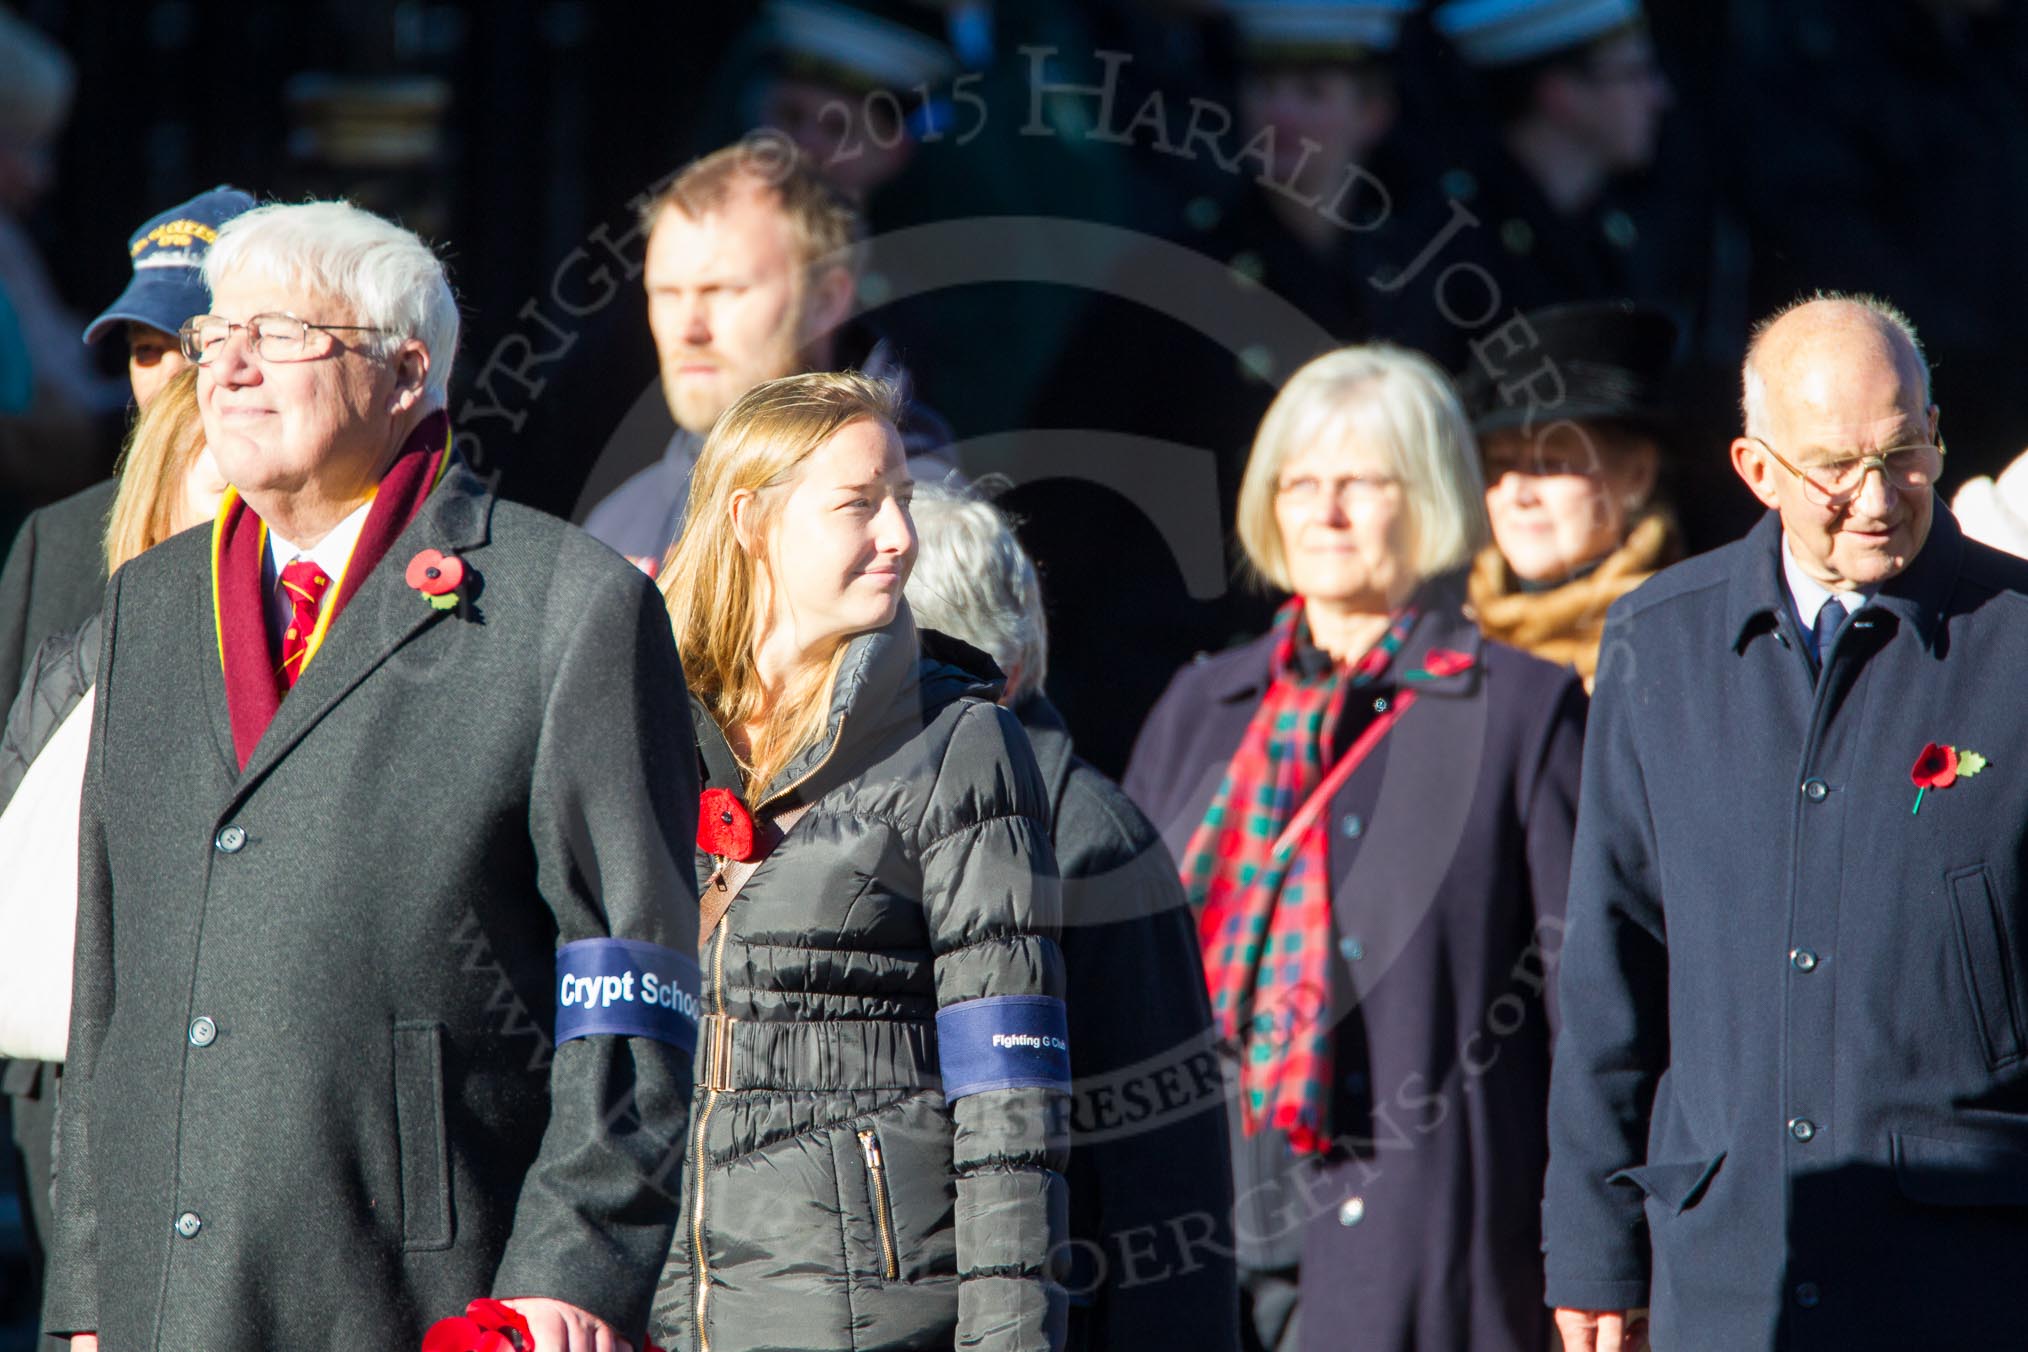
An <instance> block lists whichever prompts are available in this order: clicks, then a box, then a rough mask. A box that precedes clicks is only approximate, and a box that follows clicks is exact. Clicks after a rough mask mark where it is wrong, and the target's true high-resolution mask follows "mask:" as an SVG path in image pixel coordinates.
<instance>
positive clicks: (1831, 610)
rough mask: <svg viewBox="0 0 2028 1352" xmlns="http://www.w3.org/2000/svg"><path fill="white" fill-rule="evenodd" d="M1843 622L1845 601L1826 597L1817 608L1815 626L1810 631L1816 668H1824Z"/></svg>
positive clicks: (1819, 669) (1820, 669)
mask: <svg viewBox="0 0 2028 1352" xmlns="http://www.w3.org/2000/svg"><path fill="white" fill-rule="evenodd" d="M1844 623H1845V603H1844V602H1843V601H1839V600H1837V599H1835V598H1833V599H1828V600H1826V601H1825V602H1824V604H1823V605H1822V606H1821V607H1819V608H1818V610H1817V623H1816V626H1815V627H1814V628H1813V629H1812V630H1811V631H1810V632H1811V638H1812V641H1814V642H1815V643H1816V645H1817V670H1818V671H1820V672H1821V671H1822V670H1823V669H1824V663H1825V662H1826V661H1828V660H1829V659H1830V656H1831V645H1832V644H1833V643H1835V642H1837V640H1838V629H1839V626H1841V625H1843V624H1844Z"/></svg>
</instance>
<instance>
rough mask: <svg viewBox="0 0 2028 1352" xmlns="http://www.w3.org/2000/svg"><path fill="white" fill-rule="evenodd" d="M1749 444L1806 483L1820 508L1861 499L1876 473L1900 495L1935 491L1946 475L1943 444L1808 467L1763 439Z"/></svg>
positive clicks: (1900, 448) (1808, 494) (1805, 492)
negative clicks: (1873, 473) (1868, 478)
mask: <svg viewBox="0 0 2028 1352" xmlns="http://www.w3.org/2000/svg"><path fill="white" fill-rule="evenodd" d="M1746 440H1748V441H1752V442H1758V443H1759V445H1760V448H1761V449H1762V450H1764V451H1766V452H1767V453H1768V454H1769V455H1771V456H1773V457H1774V458H1775V463H1776V464H1778V465H1780V466H1781V467H1782V468H1783V469H1785V470H1787V471H1788V472H1789V473H1791V474H1793V475H1795V476H1796V477H1797V478H1798V479H1800V480H1802V481H1803V495H1804V496H1805V497H1807V498H1808V499H1809V500H1810V501H1812V502H1814V503H1816V504H1817V505H1818V506H1819V507H1843V506H1846V505H1847V504H1849V503H1850V502H1852V500H1853V499H1855V498H1857V497H1858V496H1859V493H1860V490H1861V489H1863V488H1864V487H1865V486H1866V476H1867V475H1868V474H1869V473H1871V472H1872V471H1874V470H1876V469H1877V470H1879V471H1880V475H1881V477H1882V478H1883V479H1885V480H1886V481H1887V482H1888V483H1889V484H1890V485H1891V486H1893V488H1894V489H1895V490H1896V491H1897V492H1902V493H1912V492H1920V491H1922V490H1923V489H1925V488H1931V487H1934V486H1935V484H1936V481H1937V479H1938V477H1939V476H1941V475H1942V473H1943V461H1944V448H1943V443H1942V442H1941V441H1939V442H1938V443H1937V444H1936V445H1934V446H1929V445H1918V446H1896V447H1895V448H1894V449H1892V450H1887V451H1882V452H1880V453H1879V454H1878V455H1855V456H1852V457H1850V458H1848V459H1843V460H1833V461H1829V462H1828V463H1825V464H1821V465H1810V466H1807V467H1804V466H1800V465H1795V464H1792V463H1790V461H1789V460H1788V459H1787V457H1785V456H1784V455H1782V453H1781V452H1780V451H1778V450H1776V449H1775V448H1774V447H1773V446H1770V445H1769V444H1768V443H1767V441H1766V439H1765V438H1763V437H1748V438H1746Z"/></svg>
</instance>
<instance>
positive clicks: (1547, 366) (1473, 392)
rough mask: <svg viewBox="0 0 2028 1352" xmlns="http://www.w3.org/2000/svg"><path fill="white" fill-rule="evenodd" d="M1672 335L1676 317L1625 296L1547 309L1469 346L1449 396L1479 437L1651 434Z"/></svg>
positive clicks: (1670, 361) (1664, 405)
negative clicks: (1598, 425) (1516, 432)
mask: <svg viewBox="0 0 2028 1352" xmlns="http://www.w3.org/2000/svg"><path fill="white" fill-rule="evenodd" d="M1676 337H1677V331H1676V321H1674V320H1673V319H1671V318H1669V316H1668V315H1666V314H1664V313H1663V312H1662V311H1660V310H1657V309H1653V308H1651V307H1649V306H1644V305H1638V304H1636V303H1635V302H1633V301H1630V300H1619V301H1583V302H1579V303H1576V304H1571V305H1552V306H1550V307H1548V308H1546V309H1541V310H1535V311H1532V312H1530V313H1528V314H1524V315H1520V316H1517V317H1516V318H1514V319H1512V320H1509V321H1508V322H1507V323H1506V324H1504V325H1502V326H1501V327H1499V328H1498V329H1495V330H1493V331H1492V332H1491V333H1489V334H1487V335H1485V336H1482V337H1481V338H1480V339H1479V340H1478V341H1476V342H1475V343H1474V344H1473V355H1472V360H1471V364H1470V365H1469V366H1467V367H1466V369H1465V370H1464V372H1463V373H1462V374H1460V375H1459V376H1458V394H1459V397H1460V398H1462V399H1463V401H1464V405H1465V416H1466V417H1468V418H1470V419H1471V422H1472V430H1473V431H1475V432H1477V433H1478V434H1479V435H1481V436H1484V435H1485V434H1486V433H1488V432H1499V431H1504V430H1506V429H1508V428H1513V427H1529V428H1539V427H1545V426H1548V425H1549V424H1551V423H1555V422H1561V421H1565V420H1569V421H1572V422H1605V421H1611V422H1625V423H1633V424H1636V425H1639V426H1643V427H1648V428H1651V429H1656V430H1661V429H1663V428H1665V427H1666V424H1667V423H1668V422H1669V421H1670V419H1671V418H1672V417H1673V416H1674V409H1673V408H1672V407H1671V401H1670V399H1669V397H1668V391H1669V384H1670V379H1671V376H1672V374H1673V371H1674V367H1675V356H1676Z"/></svg>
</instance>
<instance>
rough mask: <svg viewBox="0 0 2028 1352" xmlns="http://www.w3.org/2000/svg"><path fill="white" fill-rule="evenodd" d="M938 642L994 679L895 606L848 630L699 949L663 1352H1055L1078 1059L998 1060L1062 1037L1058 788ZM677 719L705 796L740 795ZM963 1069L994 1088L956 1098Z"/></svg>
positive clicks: (700, 716) (661, 1301)
mask: <svg viewBox="0 0 2028 1352" xmlns="http://www.w3.org/2000/svg"><path fill="white" fill-rule="evenodd" d="M932 653H936V654H954V655H958V656H959V657H960V658H961V660H964V661H965V664H966V666H967V667H972V668H973V669H975V670H976V669H978V667H979V666H980V664H981V663H983V665H984V667H985V669H987V670H990V669H991V664H990V663H989V662H984V659H983V658H981V657H980V655H978V654H976V653H973V652H972V651H971V650H970V649H966V648H964V647H963V645H959V644H952V643H950V641H949V640H942V639H940V638H939V637H938V636H935V635H924V636H921V637H919V636H918V634H917V632H916V630H915V627H914V624H913V622H912V621H911V620H910V618H909V616H908V612H907V611H906V609H903V611H902V612H901V613H900V614H899V615H898V616H897V618H896V620H895V621H894V623H892V624H890V625H889V626H888V627H887V628H885V629H883V630H879V631H877V632H874V633H871V634H865V635H861V636H859V637H858V638H856V639H854V640H852V643H851V647H850V649H849V650H848V652H847V655H846V658H845V662H844V665H843V667H842V668H841V670H840V672H839V676H838V682H837V687H836V690H835V692H834V695H833V699H832V703H831V713H830V723H829V733H828V736H827V737H826V738H825V740H824V741H823V742H822V743H821V744H819V745H818V746H816V747H815V748H813V749H812V750H811V751H809V752H808V753H807V754H805V755H804V756H802V757H801V758H799V759H798V760H797V761H795V762H794V763H793V764H791V765H790V766H789V767H788V768H787V769H786V770H784V771H783V772H782V773H781V775H780V776H778V777H777V778H776V780H775V781H774V783H773V784H772V785H771V786H770V788H769V790H768V793H767V796H766V797H765V798H764V799H763V800H762V801H761V803H760V804H758V805H757V806H758V807H759V808H760V810H761V812H762V813H763V814H764V815H765V814H772V813H775V812H778V811H780V810H781V809H782V808H783V807H784V806H788V805H792V804H795V803H798V802H808V803H810V804H811V805H812V806H811V807H810V809H809V811H808V813H807V814H806V815H805V816H804V817H802V819H801V820H799V821H797V822H796V823H795V824H794V827H793V829H792V830H791V831H790V833H789V835H788V836H787V837H786V838H785V839H784V840H783V841H782V842H781V843H780V844H779V845H777V846H776V847H775V849H774V851H773V852H772V853H771V854H769V855H768V857H767V859H766V860H765V861H764V862H763V863H762V864H761V865H760V867H759V868H757V869H756V870H755V871H754V873H753V875H752V877H751V878H750V880H749V881H748V882H747V884H746V887H745V889H744V890H743V891H742V892H741V893H740V894H739V896H738V897H737V898H736V899H735V900H734V901H733V903H732V907H731V910H730V911H729V912H728V913H727V915H726V917H725V919H724V920H723V921H722V922H721V923H720V924H719V926H718V928H717V931H716V932H715V933H714V934H713V936H712V938H711V940H710V942H709V943H707V945H706V946H705V949H704V952H703V954H702V958H703V965H704V981H703V992H704V994H703V1013H704V1014H705V1016H706V1018H705V1020H704V1023H703V1028H702V1031H701V1033H700V1037H699V1039H698V1042H699V1045H698V1059H697V1074H698V1079H697V1093H698V1100H697V1106H696V1109H695V1113H694V1121H693V1127H692V1132H691V1148H690V1151H689V1155H688V1158H687V1159H686V1160H685V1162H684V1175H683V1182H682V1199H683V1210H682V1215H683V1220H682V1224H681V1225H680V1226H679V1227H678V1234H677V1237H676V1240H675V1243H674V1245H673V1246H672V1249H671V1252H670V1255H669V1262H668V1265H667V1268H666V1270H665V1272H664V1275H663V1281H662V1286H661V1289H660V1291H659V1292H658V1293H657V1297H656V1308H655V1329H656V1333H657V1337H656V1341H657V1342H659V1343H662V1344H663V1345H664V1346H668V1347H671V1348H677V1349H684V1350H685V1352H688V1350H690V1349H696V1352H706V1350H707V1349H708V1350H709V1352H742V1350H743V1349H760V1348H798V1349H811V1350H814V1349H827V1348H840V1349H845V1348H850V1349H855V1350H856V1352H872V1349H879V1348H895V1349H899V1348H933V1347H951V1346H953V1345H955V1346H958V1347H965V1348H974V1347H977V1348H995V1349H1010V1350H1011V1349H1042V1348H1051V1347H1057V1346H1060V1345H1061V1342H1062V1338H1063V1328H1064V1318H1065V1308H1066V1305H1065V1293H1064V1290H1063V1287H1062V1286H1061V1284H1060V1283H1059V1282H1058V1281H1057V1280H1056V1278H1055V1277H1054V1275H1053V1274H1052V1273H1051V1272H1050V1271H1049V1268H1048V1265H1049V1262H1050V1258H1051V1255H1052V1251H1053V1250H1055V1249H1056V1247H1057V1246H1058V1245H1059V1244H1060V1243H1061V1242H1062V1240H1063V1238H1064V1235H1065V1226H1066V1220H1065V1216H1066V1197H1065V1187H1064V1181H1063V1178H1062V1175H1061V1172H1060V1171H1061V1170H1062V1168H1063V1165H1064V1156H1065V1147H1066V1130H1067V1128H1066V1123H1065V1120H1064V1119H1065V1117H1066V1113H1065V1111H1064V1108H1065V1104H1066V1100H1065V1098H1064V1096H1063V1092H1062V1091H1063V1089H1064V1088H1066V1087H1067V1085H1066V1084H1065V1083H1064V1081H1065V1080H1066V1079H1067V1076H1068V1069H1069V1068H1068V1063H1067V1058H1059V1059H1060V1060H1062V1065H1061V1067H1060V1071H1059V1070H1058V1069H1057V1068H1055V1067H1044V1066H1042V1065H1040V1064H1038V1063H1037V1059H1038V1057H1043V1058H1046V1055H1047V1053H1046V1052H1043V1051H1039V1050H1037V1049H1035V1048H1033V1047H1030V1048H1029V1050H1027V1051H1023V1052H1015V1051H1013V1050H1003V1049H1002V1048H1001V1047H998V1046H996V1045H995V1044H996V1043H997V1042H999V1041H1001V1038H1000V1032H1001V1030H1003V1029H1007V1030H1012V1031H1015V1032H1017V1033H1019V1032H1022V1031H1023V1030H1024V1029H1025V1030H1029V1031H1030V1032H1031V1033H1032V1032H1033V1030H1035V1029H1036V1027H1037V1025H1036V1024H1033V1023H1023V1022H1021V1021H1022V1020H1024V1019H1033V1018H1036V1017H1038V1016H1040V1017H1043V1018H1046V1019H1053V1020H1054V1026H1055V1028H1056V1030H1057V1031H1056V1036H1057V1037H1058V1038H1060V1037H1061V1036H1062V1034H1063V1027H1062V1019H1063V1012H1062V1005H1061V1000H1062V996H1063V988H1064V974H1063V961H1062V958H1061V955H1060V954H1059V952H1058V949H1057V944H1056V933H1057V924H1058V910H1059V899H1058V888H1057V882H1056V866H1055V862H1054V859H1053V858H1052V856H1051V853H1050V847H1049V829H1048V816H1049V802H1048V796H1047V791H1046V789H1045V788H1044V786H1043V783H1042V778H1041V775H1040V772H1039V771H1038V770H1037V768H1036V765H1035V758H1034V755H1033V753H1032V752H1031V751H1030V750H1029V746H1028V741H1027V738H1026V737H1025V736H1024V735H1023V734H1022V732H1021V729H1020V726H1019V724H1018V723H1016V721H1015V719H1014V717H1013V715H1011V714H1009V713H1007V712H1006V711H1004V710H1002V709H1000V708H999V707H997V706H996V705H994V704H993V703H992V702H991V697H992V695H993V693H994V690H993V687H992V686H991V685H990V684H987V683H985V682H982V681H981V680H980V679H978V678H977V677H975V676H974V675H972V674H970V672H968V671H967V670H965V669H962V668H960V667H959V666H956V665H953V664H952V663H951V662H949V661H945V660H940V659H939V657H938V656H935V655H932ZM973 659H976V661H975V660H973ZM693 714H694V718H695V722H696V725H697V733H698V740H699V743H700V754H701V758H702V761H703V767H702V768H703V777H704V781H705V784H706V786H707V787H714V786H715V787H728V788H732V789H733V790H734V791H735V792H736V791H737V789H738V780H737V779H736V778H735V767H734V764H733V761H732V756H731V752H730V750H729V749H728V748H727V747H726V744H725V739H724V737H723V736H722V735H721V734H720V732H719V729H718V727H717V725H716V723H715V722H713V720H712V719H711V717H710V716H709V714H708V713H706V712H705V711H704V710H703V708H702V706H695V707H694V709H693ZM697 862H698V878H699V881H700V883H701V884H703V885H707V886H708V885H710V883H709V880H710V875H711V872H712V862H711V860H710V858H709V857H708V856H704V855H701V854H700V856H699V858H698V861H697ZM998 997H1016V999H1015V1000H1013V1001H1011V1002H1003V1001H1001V1000H1000V999H998ZM1022 997H1026V999H1025V1000H1024V999H1022ZM1036 997H1041V998H1040V999H1037V998H1036ZM980 1016H984V1019H983V1022H974V1020H976V1019H979V1018H980ZM940 1033H941V1036H940ZM1024 1046H1028V1044H1026V1043H1025V1042H1024ZM1059 1046H1060V1044H1059ZM961 1062H962V1063H963V1069H962V1072H961V1070H960V1064H961ZM982 1071H983V1073H982ZM1038 1072H1044V1073H1038ZM960 1074H962V1075H963V1077H964V1078H967V1079H970V1080H973V1081H976V1082H979V1083H981V1084H984V1085H987V1086H988V1087H985V1088H982V1089H980V1090H979V1091H978V1092H972V1093H966V1094H961V1095H959V1096H958V1097H957V1098H956V1101H954V1102H953V1101H949V1100H948V1099H947V1098H946V1093H945V1090H946V1088H947V1087H948V1088H951V1089H952V1090H954V1091H955V1090H956V1089H958V1088H959V1085H958V1084H957V1083H956V1078H957V1077H958V1076H960ZM947 1077H949V1078H950V1081H951V1082H950V1083H948V1084H947ZM996 1080H998V1081H999V1082H1001V1083H1005V1082H1006V1081H1009V1080H1012V1081H1016V1082H1017V1083H1014V1084H1012V1085H1010V1086H1009V1087H991V1086H992V1085H993V1083H994V1082H995V1081H996ZM714 1086H716V1087H714Z"/></svg>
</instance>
